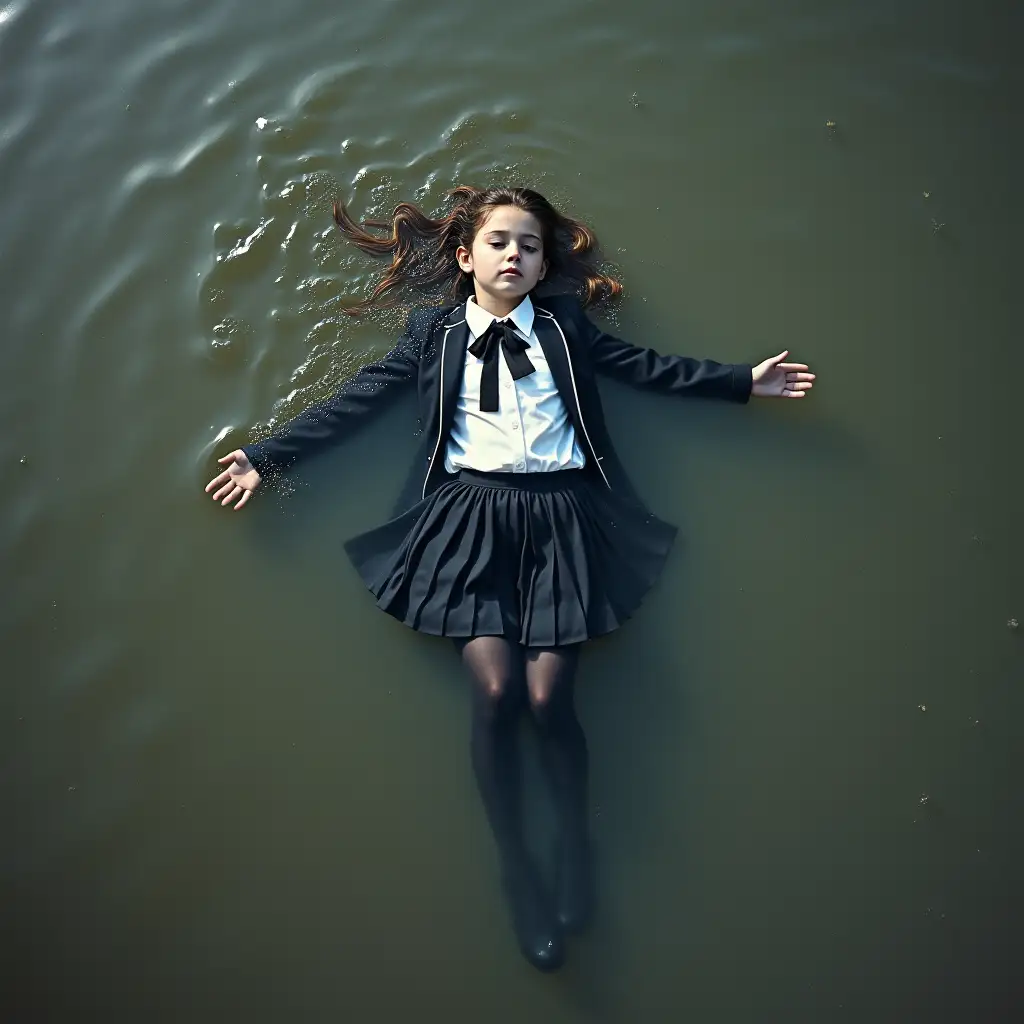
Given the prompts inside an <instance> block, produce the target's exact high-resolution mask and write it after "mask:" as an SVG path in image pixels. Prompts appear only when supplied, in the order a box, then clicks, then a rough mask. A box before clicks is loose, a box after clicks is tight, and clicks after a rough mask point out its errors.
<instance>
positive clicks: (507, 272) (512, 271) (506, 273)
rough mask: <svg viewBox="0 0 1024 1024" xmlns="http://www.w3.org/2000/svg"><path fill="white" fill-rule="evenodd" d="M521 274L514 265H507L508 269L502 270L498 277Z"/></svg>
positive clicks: (518, 275)
mask: <svg viewBox="0 0 1024 1024" xmlns="http://www.w3.org/2000/svg"><path fill="white" fill-rule="evenodd" d="M522 276H523V275H522V274H520V273H519V271H518V270H516V268H515V267H509V268H508V270H503V271H502V272H501V273H500V274H499V275H498V277H522Z"/></svg>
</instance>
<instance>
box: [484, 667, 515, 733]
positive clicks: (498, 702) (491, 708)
mask: <svg viewBox="0 0 1024 1024" xmlns="http://www.w3.org/2000/svg"><path fill="white" fill-rule="evenodd" d="M476 705H477V712H478V714H482V715H483V716H484V717H485V718H487V719H488V720H490V721H492V722H499V721H504V720H506V719H508V718H510V717H511V716H512V715H513V714H514V713H515V711H516V706H517V701H516V695H515V680H514V679H513V678H512V677H511V676H509V675H506V674H504V673H501V672H495V673H488V674H487V675H486V676H484V677H483V678H477V680H476Z"/></svg>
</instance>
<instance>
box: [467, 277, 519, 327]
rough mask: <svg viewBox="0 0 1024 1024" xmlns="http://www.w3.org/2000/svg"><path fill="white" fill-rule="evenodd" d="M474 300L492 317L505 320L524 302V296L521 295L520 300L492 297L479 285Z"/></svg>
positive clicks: (475, 290)
mask: <svg viewBox="0 0 1024 1024" xmlns="http://www.w3.org/2000/svg"><path fill="white" fill-rule="evenodd" d="M474 293H475V294H474V298H475V299H476V304H477V305H478V306H479V307H480V308H481V309H484V310H486V311H487V312H488V313H490V314H491V316H496V317H497V318H498V319H499V320H502V319H504V318H505V317H507V316H508V315H509V313H511V312H512V310H513V309H515V308H516V306H518V305H519V303H520V302H522V301H523V298H524V296H522V295H520V296H519V298H518V299H516V298H507V297H505V296H504V295H500V296H499V295H490V294H488V293H487V292H485V291H484V290H483V289H482V288H480V286H479V285H477V287H476V288H475V289H474Z"/></svg>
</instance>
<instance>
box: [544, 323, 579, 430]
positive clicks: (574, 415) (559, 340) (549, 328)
mask: <svg viewBox="0 0 1024 1024" xmlns="http://www.w3.org/2000/svg"><path fill="white" fill-rule="evenodd" d="M534 313H535V316H534V318H533V330H534V333H535V334H536V335H537V340H538V341H539V342H540V347H541V349H543V351H544V358H545V359H547V361H548V368H549V369H550V370H551V376H552V377H554V379H555V384H556V386H557V387H558V393H559V394H560V395H561V396H562V401H563V402H565V407H566V409H568V410H569V417H570V419H571V420H572V424H573V426H574V427H575V428H576V430H577V431H578V430H579V429H580V407H579V396H578V395H577V393H576V387H575V383H574V381H573V373H572V366H571V365H570V363H569V348H568V343H567V342H566V340H565V336H564V335H563V333H562V329H561V327H560V326H559V324H558V321H557V320H556V319H555V318H554V316H553V315H552V314H551V313H549V312H548V311H547V310H546V309H543V308H542V307H540V306H535V307H534Z"/></svg>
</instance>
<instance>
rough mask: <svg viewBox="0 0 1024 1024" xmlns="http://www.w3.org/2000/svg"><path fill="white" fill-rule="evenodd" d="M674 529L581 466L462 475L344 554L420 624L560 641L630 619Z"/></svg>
mask: <svg viewBox="0 0 1024 1024" xmlns="http://www.w3.org/2000/svg"><path fill="white" fill-rule="evenodd" d="M675 534H676V528H675V527H674V526H672V525H670V524H669V523H666V522H664V521H662V520H660V519H658V518H657V517H655V516H653V515H651V513H650V512H648V511H647V509H645V508H644V507H643V506H642V505H640V504H638V503H637V502H635V501H632V500H630V499H628V498H625V497H622V496H620V495H617V494H615V493H614V492H613V491H611V490H609V489H608V488H607V487H606V486H605V485H604V484H603V483H601V484H595V483H591V481H590V480H589V479H587V478H586V477H585V476H584V475H583V472H582V471H580V470H563V471H560V472H556V473H525V474H515V473H476V472H471V471H469V470H463V471H462V472H461V473H459V475H458V477H457V478H456V479H454V480H452V481H449V482H448V483H445V484H443V485H442V486H441V487H439V488H438V489H437V490H436V491H435V492H434V493H433V494H431V495H429V496H428V497H427V498H425V499H424V500H423V501H421V502H419V503H418V504H416V505H414V506H413V507H412V508H411V509H409V511H408V512H406V513H404V514H403V515H401V516H399V517H398V518H396V519H392V520H391V521H390V522H387V523H384V524H383V525H382V526H379V527H377V528H376V529H374V530H370V531H369V532H368V533H364V534H360V535H359V536H358V537H354V538H352V539H351V540H350V541H348V542H347V543H346V545H345V549H346V551H347V552H348V555H349V558H350V559H351V560H352V564H353V565H354V566H355V568H356V570H357V571H358V573H359V575H360V576H361V577H362V579H363V582H364V583H365V584H366V586H367V587H368V588H369V589H370V591H371V593H372V594H373V595H374V596H375V597H376V599H377V605H378V607H380V608H382V609H383V610H384V611H386V612H387V613H388V614H389V615H393V616H394V617H395V618H396V619H399V620H400V621H401V622H404V623H405V624H406V625H407V626H411V627H412V628H413V629H415V630H418V631H420V632H422V633H430V634H432V635H434V636H448V637H474V636H505V637H508V638H509V639H511V640H513V641H515V642H517V643H520V644H523V645H525V646H529V647H555V646H560V645H562V644H573V643H578V642H580V641H582V640H587V639H589V638H591V637H595V636H600V635H602V634H604V633H610V632H611V631H612V630H614V629H616V628H617V627H618V626H619V625H621V623H622V622H624V621H625V620H626V619H628V618H629V617H630V615H632V614H633V612H634V611H636V609H637V607H638V606H639V605H640V602H641V601H642V600H643V598H644V596H645V595H646V593H647V592H648V590H650V588H651V587H652V586H653V585H654V583H655V581H656V580H657V578H658V575H659V573H660V572H661V569H662V567H663V565H664V564H665V559H666V558H667V557H668V553H669V550H670V549H671V547H672V543H673V541H674V540H675Z"/></svg>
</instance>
